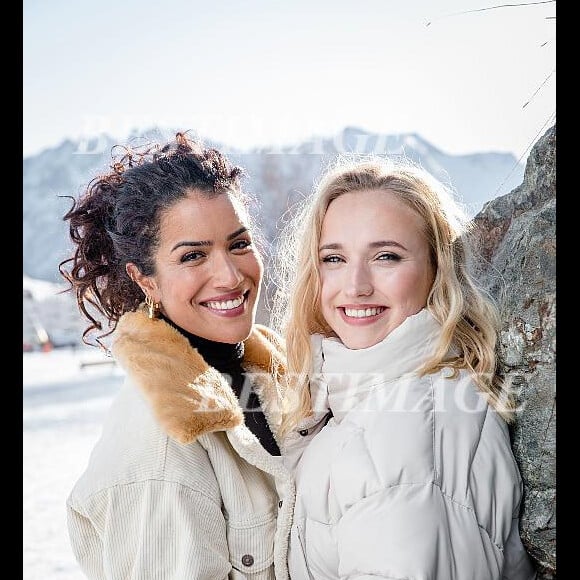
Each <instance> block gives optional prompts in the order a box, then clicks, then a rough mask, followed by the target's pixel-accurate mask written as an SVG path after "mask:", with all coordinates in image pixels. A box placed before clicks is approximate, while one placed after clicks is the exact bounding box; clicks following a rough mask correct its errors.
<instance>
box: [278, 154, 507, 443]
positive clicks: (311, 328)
mask: <svg viewBox="0 0 580 580" xmlns="http://www.w3.org/2000/svg"><path fill="white" fill-rule="evenodd" d="M377 189H379V190H386V191H389V192H391V193H393V194H395V195H396V196H398V198H399V199H400V200H401V201H403V202H404V203H405V204H406V205H407V206H409V207H410V208H411V209H413V210H414V211H415V212H416V213H417V214H418V215H419V216H420V217H421V218H422V219H423V222H424V227H425V233H426V235H427V240H428V243H429V246H430V253H431V260H432V263H433V266H434V270H435V278H434V282H433V285H432V287H431V291H430V293H429V296H428V298H427V305H426V308H427V309H428V310H429V311H430V312H431V313H432V314H433V316H434V317H435V318H436V319H437V320H438V321H439V322H440V323H441V326H442V332H441V337H440V339H439V344H438V345H437V348H436V351H435V353H434V354H433V356H432V357H431V358H430V359H429V360H427V361H426V362H425V364H424V365H423V367H422V368H421V369H420V371H419V372H420V374H422V375H425V374H429V373H434V372H436V371H438V370H440V369H442V368H444V367H448V368H452V369H453V376H456V373H457V371H458V370H459V369H469V370H471V371H473V374H474V376H475V380H476V382H477V384H478V387H479V388H480V390H481V391H482V392H483V393H484V394H485V395H486V396H487V398H488V401H489V402H490V404H491V405H492V407H493V408H495V409H496V410H497V411H498V413H499V414H500V415H501V416H502V417H503V418H504V419H505V420H506V421H508V422H510V421H511V420H512V419H513V412H514V402H513V398H512V396H511V393H510V392H509V389H508V388H507V387H506V385H504V384H503V383H502V381H501V380H500V378H499V377H498V375H497V357H496V342H497V336H498V331H499V328H500V317H499V312H498V309H497V307H496V305H495V303H494V301H493V299H492V298H491V296H490V295H489V294H488V293H487V292H486V291H485V290H484V289H483V288H481V287H479V286H478V285H477V284H476V282H475V280H474V277H473V276H472V275H471V274H470V272H469V265H470V263H472V262H471V260H470V257H471V254H468V237H469V236H468V235H469V233H470V231H471V229H472V228H471V225H472V222H471V221H470V220H469V219H468V218H467V216H466V214H465V212H464V211H463V209H462V208H461V206H460V205H459V203H457V202H456V201H455V200H454V198H453V195H452V193H451V191H450V190H449V189H447V188H446V187H445V186H444V185H443V184H442V183H441V182H440V181H438V180H437V179H435V178H434V177H433V176H432V175H431V174H430V173H428V172H427V171H425V170H424V169H422V168H420V167H418V166H417V165H415V164H413V163H412V162H410V161H407V160H400V159H398V160H391V159H388V158H383V157H376V156H372V157H365V158H360V157H357V158H355V159H353V158H348V157H344V156H343V157H341V158H339V159H338V160H337V161H336V162H335V163H334V165H332V166H331V167H330V168H329V169H328V170H327V171H326V173H325V174H324V175H323V176H322V178H321V179H320V181H319V183H318V185H317V187H316V188H315V191H314V193H313V194H312V195H311V196H310V197H309V198H306V199H305V200H303V201H302V202H301V203H300V204H299V205H298V207H297V210H296V211H295V213H294V215H293V217H291V218H290V219H289V221H288V222H287V224H286V225H285V227H284V229H283V232H282V235H281V236H280V239H279V243H278V248H277V260H275V267H276V272H275V274H276V278H277V290H276V295H275V298H274V303H273V308H272V324H273V325H274V326H275V327H276V328H277V329H278V330H279V331H280V332H281V333H282V334H283V335H284V337H285V339H286V348H287V357H288V378H289V382H288V387H287V389H286V397H285V399H286V400H285V405H286V411H285V416H284V420H283V423H282V427H281V429H282V433H287V432H288V431H289V430H291V429H292V428H293V427H295V426H296V424H297V423H298V422H299V421H300V420H301V419H303V418H304V417H307V416H308V415H309V414H310V413H311V400H310V389H309V386H308V385H309V377H310V375H311V373H312V352H311V347H310V335H311V334H314V333H320V334H323V335H325V336H331V335H333V332H332V330H331V328H330V327H329V325H328V324H327V323H326V321H325V320H324V318H323V316H322V312H321V305H320V291H321V282H320V274H319V257H318V256H319V251H318V248H319V242H320V234H321V229H322V222H323V219H324V216H325V214H326V210H327V208H328V206H329V204H330V203H331V202H332V201H333V200H335V199H336V198H337V197H339V196H341V195H343V194H345V193H348V192H352V191H370V190H377ZM452 346H453V347H455V349H458V351H459V353H460V354H459V356H457V357H455V358H449V354H448V353H449V352H450V348H451V347H452Z"/></svg>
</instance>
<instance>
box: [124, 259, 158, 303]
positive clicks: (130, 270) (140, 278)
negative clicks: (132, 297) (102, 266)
mask: <svg viewBox="0 0 580 580" xmlns="http://www.w3.org/2000/svg"><path fill="white" fill-rule="evenodd" d="M125 272H127V276H129V278H131V280H133V282H135V284H137V285H138V286H139V288H141V290H142V292H143V294H145V296H149V297H150V298H151V299H153V300H154V301H156V298H155V284H154V282H153V280H152V279H151V277H150V276H145V275H143V274H141V272H140V271H139V268H138V267H137V266H136V265H135V264H134V263H133V262H128V263H127V265H126V266H125Z"/></svg>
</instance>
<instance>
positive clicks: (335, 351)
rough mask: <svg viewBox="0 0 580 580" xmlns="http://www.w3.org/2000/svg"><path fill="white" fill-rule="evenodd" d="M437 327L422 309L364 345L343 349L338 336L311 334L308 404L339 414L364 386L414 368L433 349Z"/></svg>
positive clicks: (361, 392) (434, 347) (438, 334)
mask: <svg viewBox="0 0 580 580" xmlns="http://www.w3.org/2000/svg"><path fill="white" fill-rule="evenodd" d="M440 333H441V326H440V324H439V323H438V322H437V320H435V318H434V317H433V315H432V314H431V313H430V312H429V311H428V310H426V309H423V310H421V311H420V312H418V313H417V314H415V315H413V316H409V317H408V318H406V319H405V321H404V322H403V323H401V324H400V325H399V326H398V327H397V328H395V329H394V330H393V331H392V332H391V333H390V334H389V335H388V336H387V337H386V338H385V339H383V340H382V341H381V342H379V343H377V344H375V345H373V346H370V347H368V348H361V349H356V350H354V349H349V348H348V347H346V346H345V345H344V344H343V343H342V342H341V341H340V340H339V339H338V338H332V337H330V338H328V337H323V336H322V335H313V336H312V340H311V344H312V348H313V355H314V377H313V381H312V383H311V395H312V399H313V404H315V405H316V408H318V409H321V408H324V407H325V406H326V407H327V408H329V409H330V410H331V411H332V413H333V415H334V417H335V418H336V419H337V420H340V419H341V418H342V417H343V416H344V415H345V414H346V413H347V412H348V411H349V410H350V409H351V408H352V407H353V406H354V405H355V404H356V402H357V401H359V400H360V399H361V398H363V397H364V395H365V393H366V392H368V391H369V390H370V389H372V388H374V387H376V386H377V385H383V384H385V383H389V382H391V381H394V380H396V379H399V378H400V377H402V376H404V375H407V374H412V373H414V372H415V371H417V370H418V369H419V368H420V367H421V366H422V365H423V363H424V362H425V361H426V360H427V359H428V358H429V357H430V356H431V355H432V354H434V352H435V349H436V347H437V341H438V339H439V336H440Z"/></svg>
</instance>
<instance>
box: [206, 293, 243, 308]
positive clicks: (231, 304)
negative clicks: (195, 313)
mask: <svg viewBox="0 0 580 580" xmlns="http://www.w3.org/2000/svg"><path fill="white" fill-rule="evenodd" d="M243 301H244V297H243V296H240V297H239V298H236V299H235V300H224V301H223V302H206V304H207V306H208V308H211V309H212V310H233V309H234V308H237V307H238V306H239V305H240V304H241V303H242V302H243Z"/></svg>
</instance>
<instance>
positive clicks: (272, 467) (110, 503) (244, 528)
mask: <svg viewBox="0 0 580 580" xmlns="http://www.w3.org/2000/svg"><path fill="white" fill-rule="evenodd" d="M115 337H116V338H115V341H114V343H113V347H112V352H113V355H114V356H115V358H116V360H117V361H118V362H119V364H120V365H121V366H122V368H123V369H124V371H125V372H126V379H125V383H124V385H123V386H122V388H121V390H120V392H119V393H118V395H117V396H116V398H115V400H114V402H113V404H112V406H111V408H110V411H109V413H108V417H107V419H106V422H105V424H104V426H103V431H102V435H101V438H100V440H99V441H98V443H97V444H96V446H95V448H94V450H93V451H92V454H91V456H90V459H89V463H88V466H87V468H86V470H85V472H84V473H83V474H82V476H81V477H80V479H79V480H78V481H77V483H76V484H75V486H74V488H73V490H72V492H71V493H70V495H69V497H68V500H67V514H68V526H69V534H70V541H71V545H72V548H73V552H74V554H75V557H76V559H77V561H78V562H79V565H80V567H81V569H82V570H83V572H84V573H85V575H86V576H87V578H89V579H91V580H145V579H148V580H149V579H150V580H224V579H226V578H227V579H230V580H235V579H242V578H248V579H250V578H251V579H255V580H266V579H267V580H272V579H277V580H278V579H280V580H285V579H287V578H288V572H287V563H286V558H287V548H288V535H289V530H290V525H291V516H292V510H293V504H294V487H293V483H292V478H291V476H290V474H289V472H288V470H287V469H286V468H285V467H284V466H283V464H282V460H281V458H280V457H273V456H271V455H270V454H269V453H268V452H267V451H266V450H265V449H264V448H263V447H262V446H261V445H260V443H259V442H258V440H257V438H256V437H255V436H254V435H253V434H252V433H251V431H250V430H249V429H248V428H247V427H246V426H245V425H244V420H243V411H242V409H241V407H240V404H239V402H238V399H237V398H236V396H235V394H234V393H233V391H232V389H231V387H230V385H229V383H228V382H227V381H226V380H225V379H224V377H223V376H222V375H221V374H220V373H219V372H218V371H217V370H216V369H214V368H213V367H210V366H208V365H207V363H206V362H205V361H204V359H203V358H202V357H201V355H200V354H199V353H198V352H197V351H196V350H195V349H193V348H192V347H191V346H190V344H189V342H188V340H187V339H186V338H185V337H183V336H182V335H181V334H180V333H179V332H177V331H176V330H175V329H173V328H172V327H171V326H170V325H168V324H167V323H165V322H164V321H162V320H149V319H148V318H147V315H146V314H145V312H144V311H143V310H141V309H140V310H138V311H137V312H131V313H127V314H125V315H124V316H123V317H122V318H121V320H120V321H119V324H118V327H117V330H116V333H115ZM244 347H245V355H244V363H243V364H244V368H245V370H246V372H247V373H251V374H252V376H253V379H254V383H253V384H254V388H255V390H256V393H257V394H258V397H259V399H260V401H261V404H262V409H263V410H264V413H265V415H266V417H267V419H268V422H269V424H270V426H271V428H272V431H273V433H274V436H275V437H276V436H277V429H278V426H279V424H280V420H281V415H280V410H279V401H280V398H281V393H280V387H279V385H280V379H281V377H282V376H283V373H284V362H283V360H284V359H283V350H282V346H281V341H280V340H279V339H278V338H277V337H276V335H275V334H274V333H273V332H272V331H270V330H269V329H267V328H266V327H263V326H260V325H256V326H255V327H254V329H253V330H252V333H251V335H250V336H249V338H248V339H247V340H246V341H245V343H244Z"/></svg>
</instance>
